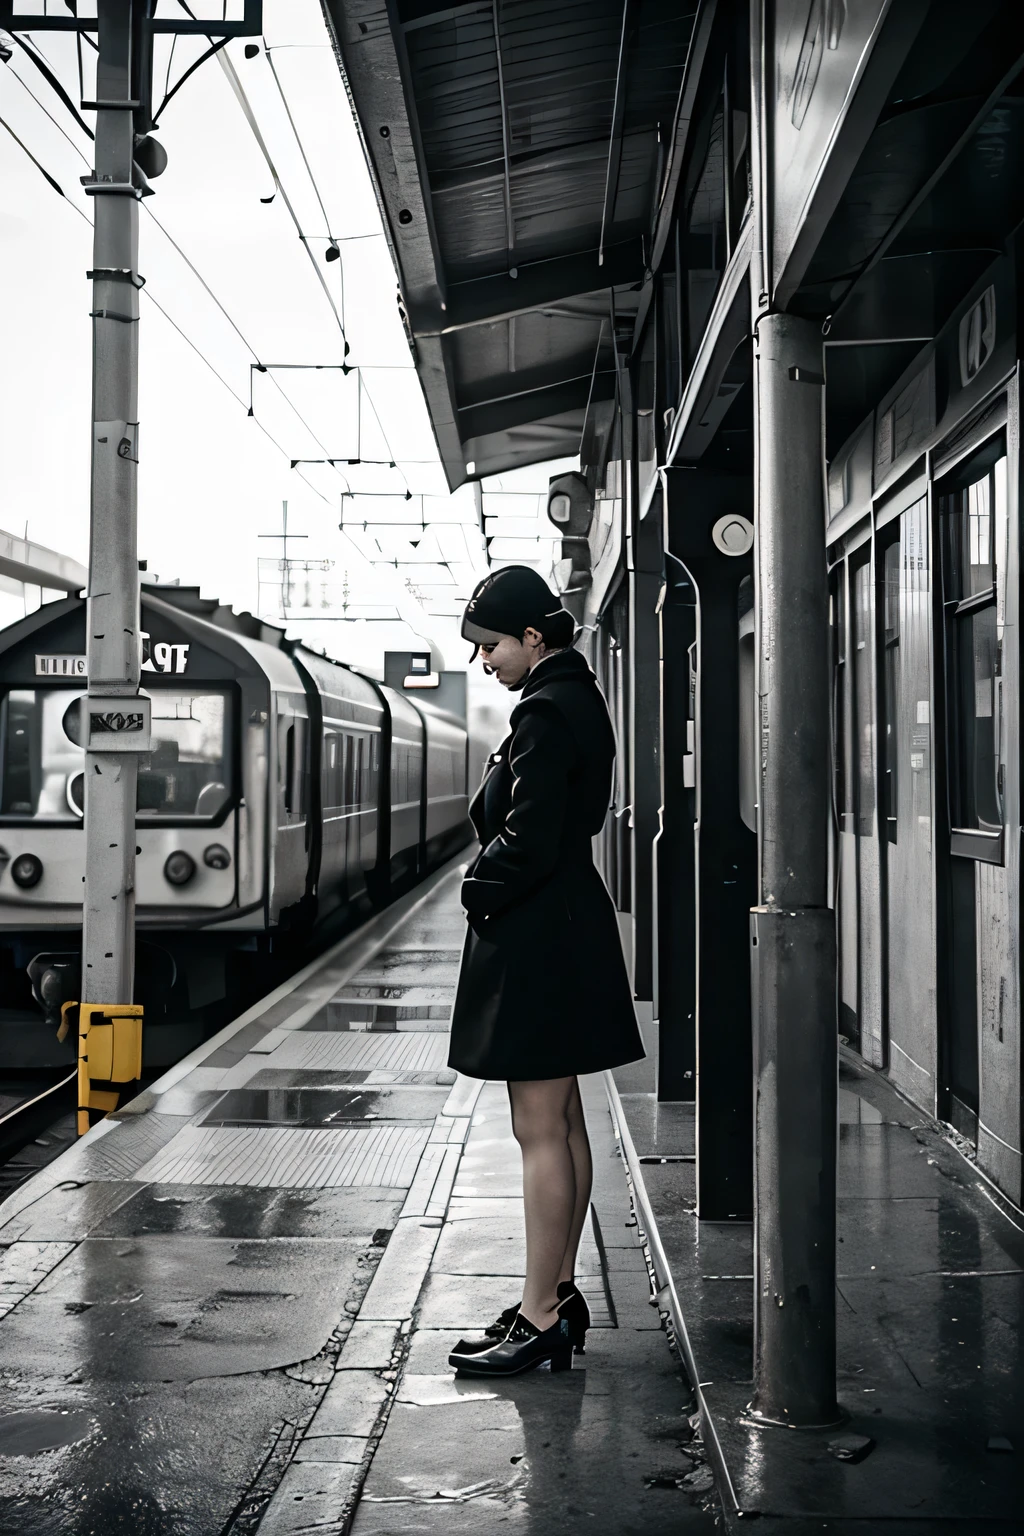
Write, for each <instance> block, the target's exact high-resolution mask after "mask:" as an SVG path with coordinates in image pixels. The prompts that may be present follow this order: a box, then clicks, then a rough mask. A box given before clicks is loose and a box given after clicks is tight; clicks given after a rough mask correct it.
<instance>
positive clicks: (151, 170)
mask: <svg viewBox="0 0 1024 1536" xmlns="http://www.w3.org/2000/svg"><path fill="white" fill-rule="evenodd" d="M134 158H135V164H136V165H137V166H138V168H139V170H140V171H141V172H142V174H143V176H145V178H146V180H147V181H153V180H155V179H156V177H157V176H162V175H163V173H164V171H166V169H167V151H166V149H164V147H163V145H162V144H161V143H160V140H159V139H154V137H153V135H152V134H151V133H143V134H139V135H138V136H137V138H136V140H135V156H134Z"/></svg>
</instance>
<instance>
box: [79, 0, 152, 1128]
mask: <svg viewBox="0 0 1024 1536" xmlns="http://www.w3.org/2000/svg"><path fill="white" fill-rule="evenodd" d="M139 6H140V0H99V3H98V7H97V20H98V24H99V37H98V42H99V52H98V56H97V66H96V163H95V168H94V174H93V177H92V178H91V179H89V180H87V181H86V182H85V190H86V192H87V193H88V194H89V196H90V197H92V199H93V209H94V226H93V265H92V271H91V272H90V274H89V275H90V277H91V278H92V324H93V378H92V419H93V425H92V484H91V501H90V533H89V586H88V603H87V610H86V635H87V639H86V666H87V672H88V679H89V693H88V699H87V704H86V719H85V721H84V722H83V745H84V747H85V749H86V751H85V816H84V820H85V903H84V910H83V931H82V1007H81V1010H80V1023H79V1061H80V1066H79V1083H80V1094H79V1131H80V1132H81V1131H83V1130H87V1129H88V1126H89V1118H90V1117H89V1111H90V1110H93V1111H99V1112H101V1113H105V1112H107V1111H109V1110H110V1109H111V1108H114V1107H116V1104H117V1099H118V1089H117V1088H116V1087H115V1086H113V1085H114V1084H116V1083H118V1082H125V1081H131V1079H133V1078H136V1077H138V1076H140V1075H141V1069H142V1018H141V1010H139V1009H136V1008H134V1007H133V1006H132V1005H133V1000H134V987H135V798H136V785H137V782H138V764H139V754H140V753H142V752H147V751H148V750H149V748H150V715H149V701H148V699H142V698H140V696H139V676H140V666H141V654H142V652H141V641H140V637H139V630H140V628H141V620H140V612H139V563H138V543H137V523H138V519H137V471H138V434H139V423H138V414H139V412H138V378H139V288H140V287H141V284H142V279H141V278H140V277H139V273H138V252H139V198H140V195H141V193H140V190H139V188H138V185H137V181H136V176H135V172H134V161H135V110H136V107H137V102H136V100H135V99H134V98H133V95H132V88H133V78H132V77H133V68H132V65H133V59H132V53H133V45H134V43H135V37H134V35H133V34H134V33H135V31H136V30H137V29H136V28H135V27H133V22H134V21H135V20H136V13H137V12H138V10H139ZM90 1004H92V1005H100V1007H98V1008H96V1007H88V1006H87V1005H90ZM90 1035H92V1036H93V1038H92V1041H91V1042H90ZM100 1045H102V1047H103V1048H104V1055H103V1059H102V1063H101V1061H100V1054H99V1051H98V1050H97V1049H96V1047H97V1046H100ZM108 1046H109V1047H110V1049H109V1052H108V1051H107V1049H106V1048H107V1047H108ZM108 1058H109V1059H108ZM96 1081H101V1082H103V1083H104V1084H110V1085H111V1086H110V1087H103V1088H99V1089H97V1088H94V1087H93V1086H92V1084H93V1083H95V1082H96Z"/></svg>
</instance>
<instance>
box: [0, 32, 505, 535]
mask: <svg viewBox="0 0 1024 1536" xmlns="http://www.w3.org/2000/svg"><path fill="white" fill-rule="evenodd" d="M268 63H270V64H271V66H272V65H273V61H272V60H270V59H268ZM10 72H11V73H12V74H15V77H16V78H17V80H18V83H19V85H20V86H21V88H22V89H23V90H24V91H25V92H26V93H27V94H28V95H29V96H30V97H31V99H32V100H33V102H34V103H35V105H36V106H38V107H39V109H40V111H41V112H42V113H43V114H44V116H45V117H46V118H47V119H48V120H49V121H50V122H51V124H52V125H53V126H55V127H57V128H58V131H59V132H60V133H61V135H62V137H63V138H64V139H65V140H66V141H67V142H68V143H69V144H71V146H72V147H73V148H74V149H75V151H76V154H77V155H78V156H79V158H80V159H81V160H82V161H83V163H84V164H85V165H88V164H89V163H90V162H89V160H88V157H87V156H86V155H85V154H84V153H83V151H82V148H81V147H80V145H78V144H76V143H75V140H74V139H73V138H72V136H71V135H70V134H69V133H68V132H67V131H66V130H65V128H64V127H63V126H62V125H61V124H60V122H59V121H58V119H57V118H56V117H55V116H54V115H53V113H52V112H50V111H49V109H48V108H47V106H46V105H45V103H44V102H43V101H41V100H40V98H39V96H38V95H37V94H36V93H35V91H33V90H32V88H31V86H30V85H29V84H28V82H27V81H26V80H25V79H24V78H23V77H22V75H20V74H19V73H18V72H17V71H16V70H11V71H10ZM273 72H274V75H275V82H276V84H277V86H278V89H279V91H281V94H282V99H283V101H284V105H285V107H286V111H288V116H289V121H290V123H291V126H292V131H293V133H295V136H296V141H297V143H298V144H299V147H300V152H301V153H302V157H303V161H304V163H305V165H306V168H307V172H308V173H309V175H310V180H311V182H312V184H313V186H314V190H315V192H316V195H317V198H318V202H319V203H320V206H321V209H322V211H324V212H325V216H326V210H325V208H324V204H323V199H322V197H321V195H320V191H319V188H318V187H317V186H316V183H315V179H314V178H313V175H312V171H311V169H310V167H309V162H308V157H307V156H306V153H305V150H304V147H303V146H302V144H301V139H300V137H299V135H298V132H297V128H296V125H295V123H294V118H293V115H292V114H291V112H290V110H289V109H288V104H287V98H286V97H285V96H284V92H283V89H282V86H281V82H280V78H279V77H278V76H277V72H276V70H275V71H273ZM230 73H232V74H234V71H233V70H232V71H231V72H230ZM229 78H230V76H229ZM235 80H237V74H235ZM242 94H243V96H244V91H243V93H242ZM241 104H242V103H241V102H240V105H241ZM250 114H251V107H250ZM76 117H77V114H76ZM77 120H78V122H79V125H80V126H81V127H82V128H83V131H85V132H86V133H88V134H89V136H90V138H91V137H92V134H91V132H90V130H89V129H88V126H87V125H86V124H84V123H83V122H82V120H81V119H80V118H78V119H77ZM247 120H249V122H250V128H251V130H252V131H253V132H254V134H256V135H258V138H257V142H260V141H261V140H262V134H261V133H260V132H259V127H258V124H257V123H256V122H255V120H254V114H252V115H251V118H248V119H247ZM0 121H2V120H0ZM2 126H4V127H5V128H6V129H7V131H8V132H9V133H10V134H11V137H13V138H14V139H15V142H16V143H17V144H18V146H19V148H20V149H21V150H22V152H23V153H24V154H25V155H26V156H27V158H29V159H30V161H31V162H32V164H33V165H34V166H35V167H36V169H37V171H38V172H39V173H40V174H41V175H42V176H43V177H44V179H46V181H47V183H48V185H50V187H51V189H52V190H54V191H56V192H57V193H58V195H59V196H60V197H61V198H62V199H63V200H64V201H66V202H70V203H71V206H72V207H73V208H74V209H75V211H76V213H78V215H79V217H81V218H82V220H83V222H85V223H87V224H88V225H89V226H90V227H91V220H90V219H89V218H88V216H87V215H86V213H85V212H84V211H83V210H82V209H81V208H80V207H79V206H78V204H77V203H76V202H75V201H74V200H73V199H72V198H70V197H68V195H67V194H66V193H65V192H64V190H63V188H62V187H61V185H60V183H59V182H58V181H57V180H56V178H55V177H53V176H52V175H51V173H50V172H49V171H48V170H47V169H46V167H45V165H43V163H42V162H41V161H40V160H39V159H37V157H36V156H35V155H34V154H33V153H32V151H31V150H30V149H29V147H28V145H27V144H26V143H25V142H24V141H23V140H22V139H21V138H20V137H19V136H18V134H16V133H15V132H14V130H13V129H12V128H11V127H10V125H9V124H8V123H6V122H2ZM261 147H264V148H265V145H261ZM267 158H268V164H269V165H270V167H271V170H272V174H273V175H274V176H275V185H278V186H281V182H280V177H279V175H278V174H277V172H276V167H274V166H273V162H272V160H270V159H269V156H268V157H267ZM281 190H282V194H283V198H282V200H283V201H285V203H286V206H287V207H288V211H289V214H290V216H291V217H292V221H293V223H295V225H296V228H298V220H297V217H296V215H295V210H294V208H293V207H292V205H291V203H290V199H288V197H287V194H286V192H285V189H284V188H283V186H282V187H281ZM143 206H144V207H146V209H147V212H148V213H149V215H150V218H151V219H152V221H153V222H154V223H155V224H156V225H157V228H158V229H159V231H160V233H161V234H162V235H163V236H164V238H165V239H166V240H167V241H168V243H169V244H170V245H171V246H172V248H173V249H174V250H175V251H176V253H177V254H178V255H179V257H180V258H181V259H182V260H183V261H184V262H185V264H186V266H187V267H188V269H189V271H190V272H191V274H192V275H193V276H194V278H195V279H196V281H197V282H199V283H200V286H201V287H202V288H203V291H204V292H205V293H206V295H207V296H208V297H209V299H210V301H211V302H212V303H213V304H214V305H215V307H216V308H217V309H218V311H219V312H220V313H221V315H222V316H223V318H224V319H225V320H226V321H227V323H228V325H229V327H230V328H231V330H232V331H233V332H234V333H235V334H236V335H237V337H238V339H239V340H240V341H241V343H242V344H243V346H245V348H246V350H247V351H248V352H249V353H250V356H251V357H252V358H254V359H256V360H257V361H258V360H259V359H258V353H257V352H256V350H255V348H254V347H253V346H252V344H251V342H249V340H248V338H247V337H246V336H245V333H244V332H243V331H242V329H241V327H240V326H239V325H238V323H237V322H236V321H235V319H234V317H233V316H232V315H231V313H230V312H229V311H228V309H227V308H226V306H225V305H224V304H223V303H222V302H221V300H220V299H219V297H218V295H217V294H216V293H215V291H214V290H213V288H212V287H211V286H210V284H209V283H208V282H207V280H206V278H205V277H204V276H203V274H202V272H201V271H200V270H199V268H198V267H197V266H196V265H195V263H194V262H193V261H192V260H191V259H190V258H189V257H188V255H187V254H186V252H185V251H184V250H183V249H182V247H181V245H180V244H179V242H178V241H177V240H176V239H175V238H174V236H173V235H172V234H171V233H170V231H169V230H168V229H167V228H166V226H165V225H164V224H163V223H162V222H161V221H160V219H159V218H158V217H157V216H156V215H155V214H154V213H153V212H152V211H151V209H150V207H149V205H147V204H145V203H143ZM300 235H301V231H300ZM331 238H332V239H334V238H338V239H339V240H341V241H349V240H351V241H355V240H366V239H380V238H383V235H382V232H381V231H367V232H363V233H360V234H353V235H350V236H340V237H334V236H333V235H332V236H331ZM303 243H304V248H305V249H306V250H307V255H308V256H309V257H310V259H313V258H312V253H311V252H310V251H309V249H308V247H307V246H305V242H303ZM314 270H315V271H316V272H317V277H318V281H320V283H321V286H322V287H324V286H325V285H324V284H323V278H322V274H321V273H320V271H319V268H318V267H317V266H316V263H315V260H314ZM144 291H145V292H146V296H147V298H148V299H149V300H150V302H151V303H152V304H153V305H154V306H155V308H156V309H157V310H158V312H159V313H160V314H161V315H162V316H163V317H164V319H166V320H167V322H168V324H169V325H170V326H171V327H172V329H173V330H174V331H175V333H176V334H177V335H178V336H179V337H180V338H181V339H182V340H183V341H184V342H185V344H186V345H187V346H188V347H189V349H190V350H191V351H192V352H194V353H195V355H196V356H197V357H198V358H199V360H200V361H201V362H202V363H203V364H204V365H205V366H206V368H207V369H208V371H209V372H211V373H212V374H213V376H214V377H215V378H216V380H217V382H218V383H219V384H220V385H221V386H222V387H223V388H224V389H226V390H227V392H228V393H229V394H230V395H231V397H232V399H233V400H234V401H235V403H236V404H237V405H238V406H239V407H240V408H243V409H246V410H247V412H248V409H249V408H248V407H247V406H246V402H245V401H244V399H243V398H242V396H241V395H240V393H239V392H238V391H237V390H236V389H235V388H234V387H233V386H232V384H231V383H230V381H229V379H228V378H226V377H225V375H224V374H223V373H222V372H221V371H220V370H219V369H218V368H217V366H216V365H215V364H214V363H213V361H212V360H211V358H210V357H209V356H208V354H207V353H206V352H205V351H204V350H203V348H202V346H201V345H199V344H198V343H197V342H196V341H195V340H193V338H192V337H191V336H190V335H189V334H188V332H187V331H186V330H185V329H184V328H183V327H182V326H181V325H179V324H178V322H177V321H175V320H174V319H173V317H172V316H171V315H170V313H169V312H168V311H167V310H166V309H165V308H164V306H163V304H161V303H160V301H159V300H158V299H157V298H156V297H155V295H154V294H153V293H152V291H148V290H144ZM328 296H329V294H328ZM332 307H333V306H332ZM335 312H336V311H335ZM338 318H339V320H340V316H339V317H338ZM341 333H342V335H343V336H344V330H343V327H342V330H341ZM296 366H298V365H296ZM352 366H353V367H355V368H356V370H357V374H358V379H359V384H360V388H361V389H366V394H367V400H368V402H369V404H370V408H371V410H372V411H373V414H374V419H375V422H376V425H377V428H378V430H379V432H380V434H381V437H382V439H383V441H384V443H385V446H386V448H387V450H388V453H389V455H391V457H390V458H389V459H388V460H371V459H366V460H363V459H362V458H361V456H360V462H365V463H367V464H368V465H370V464H372V465H378V466H380V467H383V466H384V465H385V464H386V465H387V466H388V467H391V465H394V466H395V467H396V468H398V469H399V472H400V473H401V475H402V479H403V480H404V481H405V484H406V486H407V487H408V484H409V482H408V479H407V477H406V476H405V474H404V471H403V470H402V468H401V466H402V464H403V463H408V464H410V465H412V464H417V465H429V464H433V463H434V462H435V461H434V460H433V459H430V460H423V459H415V460H402V459H397V458H395V457H394V449H393V447H392V444H391V442H390V439H389V437H388V433H387V431H386V429H385V427H384V423H383V420H382V418H381V414H380V411H379V410H378V408H377V406H376V402H375V400H374V398H373V395H372V393H371V391H370V389H369V388H368V387H367V381H366V378H365V376H364V373H365V370H372V369H374V368H377V369H378V371H400V372H413V371H415V370H414V367H413V365H412V364H411V362H410V364H408V365H404V366H402V365H388V364H380V365H374V364H368V365H352ZM273 382H274V384H275V388H276V389H277V390H278V392H279V393H280V395H281V397H282V399H283V400H284V401H285V403H286V404H287V405H288V406H289V409H290V410H291V411H292V412H293V413H294V414H295V416H296V418H297V420H298V421H300V422H301V423H302V425H303V426H304V427H305V429H306V430H307V431H308V432H309V434H310V436H311V438H312V439H313V440H314V441H315V442H317V444H318V446H320V447H321V448H322V449H323V448H324V445H323V444H322V443H321V442H320V440H319V438H318V437H317V435H316V433H315V431H314V430H313V428H312V427H311V426H310V424H309V422H308V421H307V420H306V418H305V417H304V416H303V414H302V412H301V410H300V408H299V407H298V406H297V405H296V403H295V402H294V401H293V400H292V399H291V397H290V396H289V395H288V394H287V392H286V391H285V390H284V389H283V388H282V387H281V385H280V383H279V382H278V381H277V380H276V379H275V380H274V381H273ZM253 419H254V420H255V421H256V424H257V426H258V427H259V428H260V431H261V432H262V434H263V435H264V436H265V437H266V438H267V440H268V441H269V442H270V443H271V445H272V446H273V447H274V448H275V449H276V450H277V451H278V452H279V453H280V454H281V455H282V457H285V458H287V459H288V460H289V463H290V464H291V465H292V467H293V469H294V471H295V472H296V473H297V474H298V476H299V478H300V479H301V480H302V481H303V483H304V484H305V485H306V486H307V487H308V488H309V489H310V490H312V491H313V493H314V495H315V496H316V497H317V499H318V500H320V501H322V502H323V503H324V504H325V505H326V506H333V505H334V502H333V500H332V498H331V497H330V496H328V495H326V494H324V492H323V491H322V490H321V489H320V488H319V487H318V486H317V485H316V484H315V483H314V482H313V481H312V480H311V479H310V477H309V476H308V475H307V474H305V473H304V472H303V470H302V467H301V466H302V461H301V460H292V459H291V456H290V455H289V454H288V452H287V450H286V448H285V447H284V445H283V444H282V443H281V442H280V441H279V440H278V439H277V438H276V437H275V436H274V434H273V433H272V432H271V431H270V430H269V429H268V428H267V427H266V426H265V425H264V423H263V422H262V421H260V420H259V419H258V418H257V417H255V415H254V416H253ZM324 453H325V459H326V460H327V462H328V463H329V464H330V467H331V468H332V469H334V470H335V471H336V472H338V465H337V463H332V462H330V460H329V459H327V453H326V449H324ZM309 462H311V463H312V462H315V461H309ZM339 478H340V479H341V481H342V483H343V485H344V488H345V489H344V491H343V495H346V494H347V495H350V496H352V497H353V499H354V498H355V497H356V496H364V495H365V496H374V495H386V494H388V493H384V492H373V491H353V490H352V489H351V486H350V485H349V483H348V481H347V479H346V477H345V476H343V475H340V473H339ZM391 494H394V493H391ZM403 494H405V495H408V494H411V493H410V492H408V490H407V492H406V493H403ZM486 494H489V495H491V494H506V495H516V494H520V495H521V494H529V493H526V492H487V493H486ZM366 522H367V523H369V524H370V526H372V522H370V520H369V519H367V520H366ZM467 549H468V541H467ZM440 563H442V564H444V565H449V564H450V561H449V560H448V559H445V558H444V557H442V559H441V562H440Z"/></svg>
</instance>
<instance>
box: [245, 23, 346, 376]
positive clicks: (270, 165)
mask: <svg viewBox="0 0 1024 1536" xmlns="http://www.w3.org/2000/svg"><path fill="white" fill-rule="evenodd" d="M217 61H218V63H219V64H220V67H221V69H222V70H223V71H224V73H225V75H226V76H227V80H228V84H229V85H230V86H231V89H232V91H233V92H234V95H235V100H236V101H237V102H238V105H239V106H240V107H241V109H242V114H243V116H244V117H245V120H246V122H247V123H248V124H249V128H250V130H251V132H252V135H253V138H254V139H255V140H256V143H257V144H258V145H259V149H260V153H261V154H262V156H263V158H264V160H265V161H266V163H267V169H268V170H269V171H270V174H271V176H272V177H273V181H274V187H275V189H276V190H277V191H278V192H280V194H281V201H282V202H283V203H284V205H285V207H286V208H287V210H288V215H289V217H290V219H291V221H292V223H293V224H294V225H295V231H296V234H297V235H298V237H299V240H300V241H301V243H302V249H303V250H304V251H305V253H306V255H307V256H308V257H309V261H310V264H311V266H312V268H313V271H314V272H315V273H316V279H317V282H318V283H319V284H320V287H321V288H322V289H323V292H324V296H325V298H326V299H327V302H328V304H329V305H330V306H331V312H332V314H333V315H334V318H335V320H336V321H337V323H338V330H339V331H340V333H341V339H342V343H343V346H344V348H345V351H346V352H347V351H348V341H347V339H346V336H345V323H344V321H343V319H342V317H341V314H340V312H339V310H338V306H337V304H335V302H334V295H333V294H332V293H331V290H330V288H329V287H328V286H327V280H326V278H325V277H324V275H323V273H322V272H321V270H320V267H319V264H318V262H317V259H316V256H315V255H314V253H313V252H312V251H311V250H310V248H309V245H308V244H307V242H306V237H305V235H304V234H303V232H302V224H301V222H300V220H299V216H298V214H297V213H296V212H295V208H294V206H293V205H292V200H291V198H290V197H289V196H288V192H287V189H286V188H285V185H284V182H283V181H282V180H281V177H280V176H279V175H278V171H277V167H276V165H275V164H274V160H273V157H272V156H271V153H270V150H269V148H268V146H267V141H266V139H265V138H264V137H263V133H262V131H261V129H260V125H259V123H258V122H257V121H256V114H255V112H254V111H253V109H252V104H251V103H250V101H249V98H248V96H247V95H246V93H245V87H244V86H243V85H242V82H241V80H239V78H238V71H237V70H236V69H235V66H234V65H233V64H232V62H231V60H230V59H229V58H228V56H227V54H226V53H223V52H222V53H218V55H217Z"/></svg>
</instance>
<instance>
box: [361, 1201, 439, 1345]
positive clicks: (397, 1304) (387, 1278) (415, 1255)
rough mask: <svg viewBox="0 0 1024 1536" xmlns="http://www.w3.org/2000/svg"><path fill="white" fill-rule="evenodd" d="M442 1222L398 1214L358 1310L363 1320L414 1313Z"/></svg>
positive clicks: (387, 1319) (395, 1318) (386, 1319)
mask: <svg viewBox="0 0 1024 1536" xmlns="http://www.w3.org/2000/svg"><path fill="white" fill-rule="evenodd" d="M440 1230H441V1223H440V1221H438V1220H435V1219H430V1218H427V1217H416V1216H409V1217H400V1218H399V1220H398V1222H397V1224H396V1226H395V1229H394V1231H393V1232H392V1234H391V1237H390V1239H389V1241H388V1246H387V1250H386V1252H385V1258H384V1262H383V1263H382V1264H381V1266H380V1268H379V1269H378V1270H377V1273H376V1274H375V1275H374V1277H373V1280H372V1281H371V1283H370V1288H369V1290H368V1291H367V1293H366V1296H365V1297H364V1298H363V1303H362V1306H361V1307H360V1309H359V1318H360V1321H362V1322H371V1323H372V1322H391V1321H395V1322H401V1321H402V1320H403V1319H404V1318H409V1317H411V1316H412V1314H413V1308H414V1307H415V1306H416V1302H417V1298H418V1297H419V1294H420V1289H421V1287H422V1285H423V1277H424V1276H425V1274H426V1273H427V1270H428V1268H429V1266H430V1260H431V1258H432V1256H433V1252H434V1248H435V1246H436V1244H437V1238H438V1234H439V1232H440Z"/></svg>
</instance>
